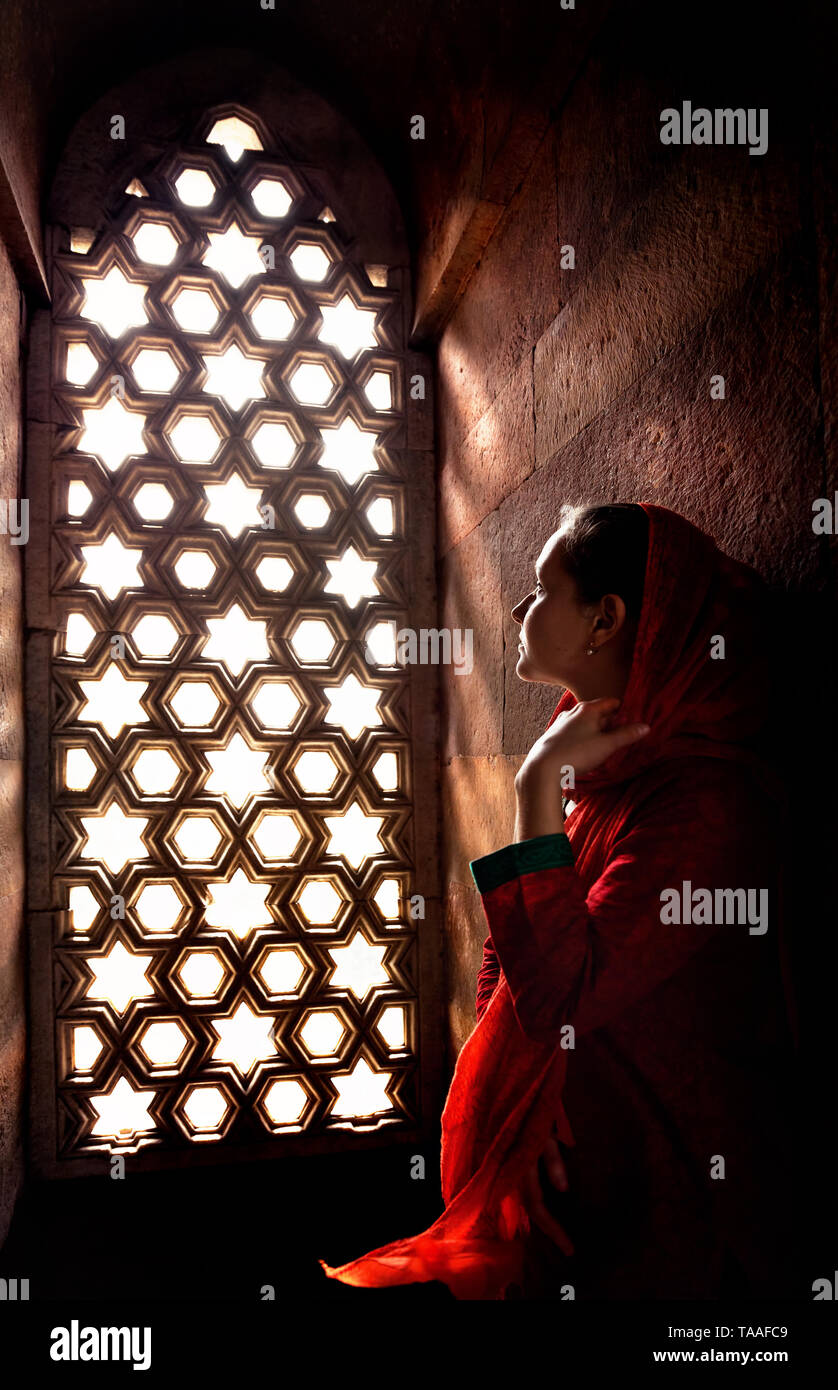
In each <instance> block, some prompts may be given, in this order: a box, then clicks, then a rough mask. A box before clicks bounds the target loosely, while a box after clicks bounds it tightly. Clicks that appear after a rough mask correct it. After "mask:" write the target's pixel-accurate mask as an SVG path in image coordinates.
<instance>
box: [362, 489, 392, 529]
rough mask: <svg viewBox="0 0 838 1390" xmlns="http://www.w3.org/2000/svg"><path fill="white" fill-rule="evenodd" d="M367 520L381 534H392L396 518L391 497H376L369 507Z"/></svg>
mask: <svg viewBox="0 0 838 1390" xmlns="http://www.w3.org/2000/svg"><path fill="white" fill-rule="evenodd" d="M367 520H368V521H369V524H370V526H371V527H372V529H373V531H376V532H377V533H378V535H379V536H392V534H393V531H394V529H395V524H396V519H395V514H394V511H393V501H392V498H390V497H376V499H375V501H374V502H370V504H369V506H368V507H367Z"/></svg>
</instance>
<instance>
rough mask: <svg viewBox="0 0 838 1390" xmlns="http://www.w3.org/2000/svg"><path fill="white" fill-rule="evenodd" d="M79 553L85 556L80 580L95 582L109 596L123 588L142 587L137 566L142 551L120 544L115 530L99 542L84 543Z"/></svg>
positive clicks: (83, 582)
mask: <svg viewBox="0 0 838 1390" xmlns="http://www.w3.org/2000/svg"><path fill="white" fill-rule="evenodd" d="M81 553H82V555H83V556H84V566H83V568H82V572H81V575H80V577H79V578H80V582H81V583H82V584H91V585H94V586H95V587H96V588H97V589H101V591H102V593H103V594H105V595H106V596H107V597H108V598H109V599H114V598H116V596H117V594H121V593H122V590H123V589H139V588H142V586H143V581H142V579H141V578H140V574H139V570H138V568H137V566H138V565H139V563H140V560H141V559H142V555H143V552H142V551H141V550H135V549H133V547H131V546H127V545H123V544H122V541H121V540H120V539H119V536H117V535H116V533H115V532H113V531H112V532H111V533H110V535H109V536H108V537H107V539H106V540H104V541H102V542H101V543H100V544H98V545H83V546H82V548H81Z"/></svg>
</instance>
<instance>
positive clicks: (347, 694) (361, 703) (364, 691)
mask: <svg viewBox="0 0 838 1390" xmlns="http://www.w3.org/2000/svg"><path fill="white" fill-rule="evenodd" d="M323 694H324V695H325V696H326V699H327V700H328V701H329V709H328V711H327V713H326V714H324V716H323V722H324V724H337V725H339V726H340V728H341V729H343V730H345V732H346V733H347V734H349V737H350V738H357V737H358V735H359V734H361V733H363V731H364V729H374V728H375V727H376V726H377V725H378V724H381V723H382V722H383V721H382V718H381V712H380V710H379V708H378V698H379V696H380V695H382V694H383V691H381V690H376V689H375V688H374V687H372V686H368V685H362V684H361V682H360V681H359V680H358V677H357V676H356V675H355V674H354V673H352V672H350V674H349V675H348V676H347V677H346V679H345V680H344V681H343V682H342V683H341V684H340V685H327V686H324V688H323Z"/></svg>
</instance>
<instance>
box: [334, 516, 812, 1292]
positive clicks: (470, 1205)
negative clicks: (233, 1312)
mask: <svg viewBox="0 0 838 1390" xmlns="http://www.w3.org/2000/svg"><path fill="white" fill-rule="evenodd" d="M645 510H646V512H647V514H648V517H649V553H648V559H647V566H646V576H645V584H644V596H643V605H642V610H641V614H640V619H639V624H638V631H637V636H636V639H635V647H634V654H633V660H632V666H631V670H630V674H629V680H628V684H627V687H626V692H625V695H624V697H623V701H622V705H621V708H620V718H621V720H625V722H634V721H636V720H641V719H643V720H645V722H647V723H648V724H650V726H651V732H650V734H648V735H647V737H646V738H645V739H643V740H641V741H640V742H638V743H636V744H633V745H631V746H630V747H628V748H625V749H622V750H620V751H618V752H617V753H616V754H614V755H613V756H612V757H611V758H609V759H608V760H607V761H606V762H605V763H603V764H602V765H601V766H600V767H599V768H597V769H595V770H594V771H593V772H592V773H588V774H585V775H582V776H580V777H578V778H577V779H576V787H575V789H574V790H573V791H572V793H571V798H572V800H573V801H574V802H576V803H577V804H576V807H575V809H574V810H573V811H572V813H571V814H570V816H569V817H568V819H567V822H566V834H556V835H544V836H539V837H536V838H534V839H530V840H525V841H522V842H518V843H511V844H508V845H506V846H504V847H503V848H501V849H499V850H496V851H494V852H493V853H491V854H488V855H484V856H482V857H481V858H479V859H476V860H474V861H472V864H471V870H472V875H473V877H474V879H475V883H476V884H477V887H478V889H479V891H480V893H481V897H482V903H483V907H484V911H485V915H486V920H487V923H488V926H489V936H488V937H487V940H486V944H485V947H484V961H483V967H482V969H481V971H480V975H479V979H478V998H477V1005H478V1022H477V1026H476V1028H475V1029H474V1031H473V1032H472V1034H471V1035H470V1036H469V1038H468V1039H467V1040H466V1043H465V1045H464V1046H463V1048H462V1050H461V1052H460V1055H459V1057H458V1059H457V1065H456V1068H455V1072H454V1077H453V1080H452V1083H451V1087H450V1090H449V1093H448V1098H447V1100H446V1105H445V1109H444V1111H443V1116H442V1188H443V1199H444V1202H445V1211H444V1212H443V1213H442V1215H441V1216H440V1218H439V1219H438V1220H437V1221H436V1222H435V1223H434V1224H433V1226H431V1227H430V1228H429V1230H428V1231H426V1232H422V1233H420V1234H419V1235H417V1236H413V1237H407V1238H405V1239H402V1240H396V1241H393V1242H391V1243H390V1244H388V1245H386V1246H382V1247H380V1248H379V1249H377V1250H374V1251H370V1252H369V1253H368V1254H366V1255H363V1256H361V1257H360V1258H359V1259H356V1260H353V1261H351V1262H350V1263H349V1264H346V1265H343V1266H341V1267H339V1268H337V1269H335V1268H332V1267H330V1266H328V1265H326V1264H325V1262H324V1261H322V1260H321V1261H320V1263H321V1265H322V1267H323V1268H324V1270H325V1272H326V1273H327V1274H328V1275H329V1276H330V1277H334V1278H338V1279H341V1280H344V1281H345V1282H347V1283H353V1284H362V1285H377V1284H391V1283H409V1282H413V1281H417V1280H428V1279H440V1280H442V1281H444V1282H445V1283H446V1284H447V1285H448V1286H449V1288H451V1289H452V1290H453V1292H454V1293H455V1294H456V1295H457V1296H458V1297H460V1298H497V1297H502V1296H503V1295H504V1293H505V1292H507V1291H511V1290H512V1289H513V1288H514V1287H515V1286H517V1287H518V1288H520V1289H522V1290H523V1292H524V1296H545V1297H550V1296H555V1297H557V1298H560V1297H566V1296H567V1292H566V1286H567V1285H568V1284H570V1285H572V1287H573V1291H574V1296H575V1297H577V1298H612V1299H621V1298H638V1297H640V1298H644V1297H645V1298H690V1297H698V1298H713V1297H716V1296H718V1295H719V1293H720V1291H721V1289H722V1279H723V1270H725V1269H726V1268H728V1269H729V1267H730V1266H731V1264H732V1265H734V1266H735V1268H736V1269H737V1270H738V1271H739V1276H740V1278H741V1279H742V1281H743V1291H746V1292H748V1293H750V1294H752V1295H757V1294H762V1293H765V1294H767V1295H768V1296H771V1297H782V1296H785V1295H789V1294H791V1295H792V1296H795V1295H796V1294H797V1295H799V1296H804V1295H803V1293H802V1291H801V1290H800V1288H799V1285H798V1282H797V1281H798V1275H799V1270H798V1254H797V1247H796V1230H795V1211H794V1206H793V1201H792V1197H791V1194H790V1191H789V1173H788V1168H789V1164H790V1163H791V1162H792V1161H793V1148H794V1144H793V1139H792V1134H791V1133H790V1128H792V1127H793V1122H792V1121H791V1118H790V1117H791V1113H792V1107H793V1097H794V1040H793V1036H792V1030H791V1026H790V1023H789V1016H788V1014H787V1009H786V992H785V988H784V981H783V974H782V960H783V953H782V935H781V932H782V926H781V924H782V904H781V892H782V882H781V874H780V864H781V858H782V818H783V814H784V804H785V803H784V797H783V794H782V789H781V787H780V785H779V783H778V781H777V779H776V777H775V776H774V775H773V774H772V772H771V770H770V769H769V767H768V766H767V764H766V762H765V760H764V757H763V756H762V750H763V748H764V742H763V740H764V737H765V731H766V723H767V719H768V718H769V716H770V714H771V704H770V690H771V675H772V671H771V666H770V633H769V628H768V626H767V610H766V607H765V597H764V589H763V586H762V584H761V581H760V580H759V578H758V576H757V575H756V574H755V572H754V571H753V570H751V569H750V568H749V567H747V566H745V565H741V564H739V563H738V562H736V561H733V560H731V559H730V558H729V557H727V556H725V555H724V554H723V553H722V552H720V551H719V550H718V548H717V547H716V545H715V543H714V542H713V541H712V539H711V538H710V537H709V536H707V535H705V534H704V533H703V532H702V531H700V530H699V529H698V528H697V527H694V526H692V525H691V524H690V523H689V522H687V521H686V520H685V519H684V518H682V517H680V516H678V515H677V514H675V513H674V512H671V511H669V510H668V509H666V508H662V507H656V506H652V505H647V506H645ZM575 703H576V701H575V698H574V696H573V695H572V694H571V693H570V692H569V691H566V692H565V694H564V695H563V696H562V698H561V700H560V701H559V703H558V705H557V707H556V709H555V710H554V712H553V715H552V718H551V720H550V723H552V722H553V720H554V719H556V717H557V716H558V715H559V714H560V713H561V712H563V711H564V710H569V709H572V708H573V706H574V705H575ZM548 727H549V725H548ZM700 890H704V891H703V892H702V891H700ZM723 890H731V891H729V892H727V893H725V892H724V891H723ZM734 890H739V891H738V892H736V891H734ZM749 890H750V894H749ZM676 901H677V902H678V904H679V905H680V907H679V911H678V914H677V916H676V914H675V911H674V907H673V904H674V903H675V902H676ZM708 901H709V903H710V910H709V920H705V919H706V918H708V911H707V906H706V905H707V903H708ZM679 919H680V920H679ZM551 1133H556V1134H558V1136H559V1138H560V1139H561V1140H563V1141H564V1145H565V1146H566V1147H563V1154H564V1157H565V1162H566V1166H567V1169H568V1176H569V1187H570V1191H569V1193H568V1194H567V1199H565V1198H564V1197H562V1198H560V1199H558V1200H557V1201H555V1202H553V1209H554V1211H555V1213H556V1215H557V1217H558V1219H559V1220H563V1221H564V1224H566V1225H567V1228H568V1231H569V1234H570V1235H571V1237H572V1239H573V1241H574V1245H575V1248H576V1255H575V1256H574V1257H573V1258H572V1259H570V1260H568V1257H566V1256H564V1255H562V1254H561V1253H560V1252H559V1251H558V1250H557V1249H556V1247H553V1246H552V1243H551V1242H550V1241H549V1239H548V1238H547V1237H545V1236H544V1235H543V1233H541V1232H540V1231H537V1230H532V1231H531V1230H530V1223H529V1219H528V1215H527V1210H526V1207H525V1205H524V1203H523V1201H522V1200H521V1195H520V1191H521V1183H522V1179H523V1177H524V1175H525V1173H526V1171H527V1170H528V1169H530V1168H531V1167H532V1166H533V1164H534V1163H535V1162H536V1161H537V1159H538V1157H539V1155H540V1154H541V1153H542V1152H543V1149H544V1146H545V1144H546V1141H547V1139H548V1137H549V1136H550V1134H551ZM725 1277H729V1274H725ZM563 1290H564V1292H563Z"/></svg>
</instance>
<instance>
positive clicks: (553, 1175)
mask: <svg viewBox="0 0 838 1390" xmlns="http://www.w3.org/2000/svg"><path fill="white" fill-rule="evenodd" d="M541 1158H542V1160H543V1162H544V1167H545V1169H546V1172H547V1176H548V1178H549V1180H550V1182H551V1183H552V1184H553V1186H554V1187H557V1188H558V1189H559V1190H560V1191H561V1192H567V1189H568V1181H567V1170H566V1168H565V1166H564V1159H563V1158H562V1155H561V1152H560V1150H559V1143H558V1140H557V1139H556V1138H555V1136H553V1135H551V1136H550V1138H549V1139H548V1140H547V1144H546V1147H545V1149H544V1152H543V1154H542V1155H541ZM521 1196H522V1200H523V1202H524V1206H525V1207H526V1209H527V1211H528V1212H529V1216H530V1220H531V1221H532V1222H533V1224H534V1225H536V1226H538V1228H539V1230H541V1231H543V1232H544V1234H545V1235H548V1236H549V1237H550V1239H551V1240H552V1241H555V1243H556V1245H558V1247H559V1249H560V1250H561V1251H562V1252H563V1254H565V1255H572V1254H573V1253H574V1249H573V1242H572V1240H571V1239H570V1236H569V1235H568V1234H567V1232H566V1231H565V1229H564V1227H563V1226H560V1225H559V1222H558V1221H556V1219H555V1217H553V1216H551V1215H550V1213H549V1211H548V1210H547V1208H546V1206H545V1205H544V1193H543V1191H542V1188H541V1178H540V1175H539V1171H538V1162H537V1161H536V1162H535V1163H534V1164H533V1166H532V1168H530V1169H529V1171H528V1172H527V1174H526V1176H525V1178H524V1182H523V1186H522V1190H521Z"/></svg>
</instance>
